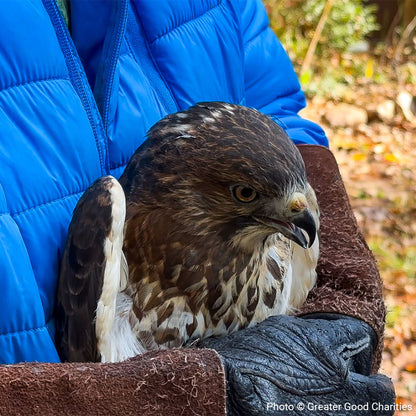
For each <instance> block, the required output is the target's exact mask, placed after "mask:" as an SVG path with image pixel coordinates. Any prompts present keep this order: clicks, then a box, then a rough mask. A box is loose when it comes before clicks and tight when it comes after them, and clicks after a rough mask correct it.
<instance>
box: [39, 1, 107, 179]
mask: <svg viewBox="0 0 416 416" xmlns="http://www.w3.org/2000/svg"><path fill="white" fill-rule="evenodd" d="M42 2H43V5H44V7H45V9H46V11H47V12H48V14H49V17H50V19H51V21H52V24H53V26H54V28H55V31H56V36H57V38H58V41H59V44H60V46H61V48H62V52H63V54H64V57H65V61H66V63H67V68H68V73H69V77H70V79H71V81H72V85H73V87H74V89H75V91H76V93H77V94H78V96H79V97H80V100H81V103H82V105H83V107H84V109H85V111H86V113H87V117H88V120H89V122H90V126H91V128H92V131H93V134H94V138H95V143H96V147H97V152H98V157H99V160H100V166H101V173H102V175H105V174H106V173H107V171H108V166H109V161H108V151H107V149H106V140H100V136H101V137H102V138H103V135H102V134H100V132H99V129H98V128H97V124H100V121H101V120H100V115H99V112H98V109H95V110H96V111H93V109H92V106H93V105H94V106H95V100H94V98H93V95H92V92H90V91H88V92H87V91H86V85H88V89H89V84H88V82H87V78H86V75H84V76H82V72H81V71H83V68H82V66H81V64H80V62H79V60H78V55H77V53H76V52H75V50H74V46H71V45H72V40H71V39H70V36H69V33H68V30H67V28H66V25H65V22H64V20H63V18H62V16H61V14H60V11H59V9H58V6H57V4H56V2H55V1H54V0H42Z"/></svg>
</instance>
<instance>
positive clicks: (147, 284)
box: [56, 102, 319, 362]
mask: <svg viewBox="0 0 416 416" xmlns="http://www.w3.org/2000/svg"><path fill="white" fill-rule="evenodd" d="M147 136H148V137H147V140H146V141H145V142H144V144H143V145H142V146H140V147H139V148H138V149H137V151H136V152H135V154H134V155H133V156H132V158H131V160H130V162H129V163H128V165H127V167H126V169H125V171H124V173H123V174H122V176H121V177H120V179H119V181H117V180H116V179H115V178H113V177H111V176H106V177H103V178H101V179H98V180H97V181H96V182H94V183H93V184H92V185H91V187H90V188H89V189H88V190H87V191H86V192H85V193H84V195H83V196H82V197H81V199H80V201H79V202H78V204H77V206H76V208H75V210H74V215H73V218H72V222H71V224H70V227H69V231H68V238H67V243H66V247H65V251H64V255H63V260H62V266H61V273H60V279H59V286H58V297H57V314H56V320H57V328H56V329H57V345H58V350H59V351H60V355H61V358H62V359H63V360H69V361H102V362H115V361H122V360H125V359H127V358H129V357H132V356H134V355H137V354H140V353H143V352H146V351H149V350H153V349H160V348H171V347H179V346H183V345H186V343H187V342H191V341H192V340H194V339H202V338H205V337H209V336H221V335H225V334H228V333H231V332H233V331H236V330H238V329H241V328H244V327H248V326H252V325H255V324H256V323H258V322H261V321H263V320H265V319H266V318H267V317H269V316H271V315H277V314H287V313H290V312H291V311H294V310H296V308H298V307H300V306H301V305H302V303H303V302H304V300H305V299H306V296H307V294H308V291H309V290H310V289H311V288H312V287H313V285H314V284H315V281H316V272H315V267H316V264H317V258H318V252H319V243H318V237H317V230H318V227H319V210H318V205H317V201H316V197H315V193H314V191H313V189H312V188H311V186H310V185H309V183H308V181H307V178H306V174H305V167H304V164H303V160H302V158H301V156H300V153H299V151H298V150H297V148H296V146H295V145H294V144H293V143H292V141H291V140H290V139H289V138H288V136H287V134H286V133H285V132H284V130H283V129H282V128H281V127H279V126H278V124H276V123H275V122H274V121H272V119H270V118H269V117H268V116H266V115H264V114H262V113H260V112H258V111H256V110H254V109H250V108H247V107H244V106H239V105H233V104H228V103H221V102H209V103H199V104H197V105H195V106H193V107H191V108H190V109H188V110H186V111H182V112H179V113H175V114H172V115H169V116H167V117H165V118H164V119H162V120H161V121H159V122H158V123H156V124H155V125H154V126H153V127H152V128H151V129H150V131H149V132H148V135H147Z"/></svg>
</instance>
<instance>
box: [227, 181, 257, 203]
mask: <svg viewBox="0 0 416 416" xmlns="http://www.w3.org/2000/svg"><path fill="white" fill-rule="evenodd" d="M231 190H232V193H233V195H234V198H235V199H236V200H237V201H239V202H244V203H248V202H253V201H254V200H255V199H256V198H257V196H258V194H257V192H256V191H255V190H254V189H252V188H250V187H248V186H246V185H235V186H234V187H232V188H231Z"/></svg>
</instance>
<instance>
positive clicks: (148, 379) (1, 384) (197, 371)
mask: <svg viewBox="0 0 416 416" xmlns="http://www.w3.org/2000/svg"><path fill="white" fill-rule="evenodd" d="M182 414H187V415H191V414H197V415H207V416H219V415H221V416H224V415H225V383H224V373H223V368H222V365H221V361H220V358H219V356H218V354H217V353H216V352H215V351H212V350H207V349H205V350H194V349H181V350H168V351H160V352H151V353H147V354H144V355H141V356H137V357H135V358H132V359H130V360H128V361H124V362H122V363H116V364H100V363H65V364H44V363H25V364H15V365H3V366H0V415H7V416H14V415H16V416H17V415H22V416H23V415H25V416H26V415H30V416H35V415H39V416H45V415H48V416H54V415H60V416H65V415H68V416H69V415H70V416H78V415H79V416H85V415H89V416H93V415H102V416H105V415H108V416H110V415H111V416H114V415H124V416H127V415H132V416H133V415H134V416H136V415H145V416H160V415H166V416H178V415H182Z"/></svg>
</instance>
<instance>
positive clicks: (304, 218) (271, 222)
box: [253, 209, 316, 248]
mask: <svg viewBox="0 0 416 416" xmlns="http://www.w3.org/2000/svg"><path fill="white" fill-rule="evenodd" d="M253 218H254V219H255V220H256V221H257V222H259V223H261V224H264V225H267V226H268V227H271V228H274V229H275V230H276V231H277V232H279V233H281V234H283V235H284V236H285V237H287V238H289V239H290V240H292V241H294V242H295V243H297V244H299V245H300V246H301V247H303V248H309V247H311V246H312V244H313V242H314V241H315V237H316V224H315V220H314V219H313V216H312V214H311V212H310V211H309V209H305V210H304V211H302V212H300V213H299V214H296V215H294V216H293V217H292V218H291V219H290V221H289V222H284V221H279V220H277V219H275V218H270V217H263V216H254V217H253ZM301 230H304V231H305V232H306V234H307V235H308V237H309V241H308V240H307V239H306V237H305V235H304V234H303V232H302V231H301Z"/></svg>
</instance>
